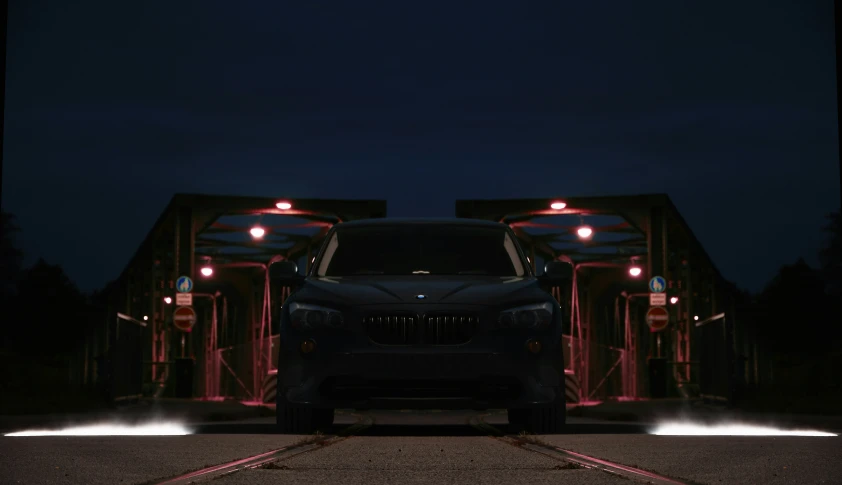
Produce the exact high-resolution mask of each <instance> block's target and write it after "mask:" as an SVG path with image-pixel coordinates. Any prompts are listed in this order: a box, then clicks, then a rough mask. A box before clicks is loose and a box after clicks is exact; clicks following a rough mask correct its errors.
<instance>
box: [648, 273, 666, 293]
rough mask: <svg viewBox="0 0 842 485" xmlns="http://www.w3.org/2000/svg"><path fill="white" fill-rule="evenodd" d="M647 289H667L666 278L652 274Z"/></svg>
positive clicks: (657, 291)
mask: <svg viewBox="0 0 842 485" xmlns="http://www.w3.org/2000/svg"><path fill="white" fill-rule="evenodd" d="M649 291H650V292H651V293H663V292H665V291H667V280H666V279H665V278H664V277H663V276H653V277H652V279H651V280H649Z"/></svg>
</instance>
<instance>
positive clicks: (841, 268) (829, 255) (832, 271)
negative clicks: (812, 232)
mask: <svg viewBox="0 0 842 485" xmlns="http://www.w3.org/2000/svg"><path fill="white" fill-rule="evenodd" d="M827 219H828V223H827V225H826V226H825V227H824V228H823V230H824V233H825V236H826V239H825V243H824V244H823V245H822V248H821V249H820V250H819V261H820V262H821V266H822V273H823V275H824V278H825V280H826V281H827V291H828V293H829V294H830V295H831V296H833V297H834V298H837V299H840V298H842V211H837V212H833V213H831V214H828V216H827Z"/></svg>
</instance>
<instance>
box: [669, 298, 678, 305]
mask: <svg viewBox="0 0 842 485" xmlns="http://www.w3.org/2000/svg"><path fill="white" fill-rule="evenodd" d="M670 303H672V304H673V305H675V304H676V303H678V297H677V296H673V297H672V298H670Z"/></svg>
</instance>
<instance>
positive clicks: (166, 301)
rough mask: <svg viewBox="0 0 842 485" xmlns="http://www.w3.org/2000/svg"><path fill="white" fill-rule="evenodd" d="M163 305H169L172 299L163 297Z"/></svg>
mask: <svg viewBox="0 0 842 485" xmlns="http://www.w3.org/2000/svg"><path fill="white" fill-rule="evenodd" d="M164 303H166V304H167V305H169V304H170V303H172V298H170V297H168V296H165V297H164Z"/></svg>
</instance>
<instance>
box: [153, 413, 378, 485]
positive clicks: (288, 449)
mask: <svg viewBox="0 0 842 485" xmlns="http://www.w3.org/2000/svg"><path fill="white" fill-rule="evenodd" d="M352 416H355V417H357V418H358V420H357V422H356V423H354V424H352V425H351V426H349V427H348V428H347V429H345V430H344V431H343V432H342V433H339V434H336V435H324V436H322V435H314V436H308V437H305V439H304V440H302V441H301V442H300V443H296V444H293V445H290V446H285V447H283V448H279V449H277V450H272V451H267V452H266V453H261V454H259V455H254V456H250V457H248V458H242V459H240V460H235V461H232V462H229V463H223V464H221V465H216V466H212V467H208V468H203V469H201V470H196V471H193V472H190V473H186V474H184V475H179V476H177V477H174V478H167V479H165V480H161V481H155V482H148V483H149V485H187V484H190V483H197V482H203V481H207V480H213V479H216V478H221V477H223V476H226V475H230V474H232V473H236V472H239V471H242V470H248V469H253V468H257V467H260V466H263V465H266V464H268V463H271V462H275V461H278V460H285V459H289V458H292V457H294V456H298V455H301V454H303V453H308V452H310V451H313V450H318V449H322V448H325V447H327V446H330V445H333V444H336V443H338V442H340V441H344V440H347V439H349V438H351V437H353V433H357V432H359V431H362V430H364V429H366V428H368V427H370V426H372V425H373V424H374V418H373V417H372V416H369V415H358V414H352Z"/></svg>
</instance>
